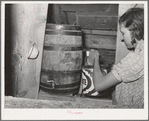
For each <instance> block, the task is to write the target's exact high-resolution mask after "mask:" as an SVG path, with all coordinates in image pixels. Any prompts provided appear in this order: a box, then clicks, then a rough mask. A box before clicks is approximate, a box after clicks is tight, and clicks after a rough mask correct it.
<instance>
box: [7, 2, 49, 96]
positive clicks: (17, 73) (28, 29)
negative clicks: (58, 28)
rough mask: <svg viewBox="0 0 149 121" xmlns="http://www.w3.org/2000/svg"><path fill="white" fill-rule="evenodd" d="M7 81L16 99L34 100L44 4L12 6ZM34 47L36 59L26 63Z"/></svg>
mask: <svg viewBox="0 0 149 121" xmlns="http://www.w3.org/2000/svg"><path fill="white" fill-rule="evenodd" d="M10 7H11V13H10V16H11V28H10V30H11V31H12V33H11V40H10V41H11V42H12V45H11V48H10V49H12V53H11V76H12V78H11V80H10V81H13V82H14V83H15V92H14V93H15V94H14V96H16V97H26V98H37V96H38V90H39V82H40V70H41V59H42V50H43V42H44V33H45V26H46V19H47V8H48V4H12V5H11V6H10ZM34 43H36V45H37V48H38V50H39V56H38V58H37V59H35V60H30V59H28V54H29V50H30V48H31V46H32V45H33V44H34Z"/></svg>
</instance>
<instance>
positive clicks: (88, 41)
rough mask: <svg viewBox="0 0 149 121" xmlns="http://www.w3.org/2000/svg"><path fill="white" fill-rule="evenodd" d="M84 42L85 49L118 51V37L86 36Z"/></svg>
mask: <svg viewBox="0 0 149 121" xmlns="http://www.w3.org/2000/svg"><path fill="white" fill-rule="evenodd" d="M83 42H84V47H85V48H97V49H111V50H116V36H111V35H110V36H109V35H97V34H96V35H93V34H84V36H83Z"/></svg>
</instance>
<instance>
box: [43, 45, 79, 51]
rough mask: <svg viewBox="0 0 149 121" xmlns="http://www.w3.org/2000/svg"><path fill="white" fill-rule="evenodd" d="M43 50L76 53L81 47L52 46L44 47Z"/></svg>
mask: <svg viewBox="0 0 149 121" xmlns="http://www.w3.org/2000/svg"><path fill="white" fill-rule="evenodd" d="M44 50H55V51H78V50H82V47H68V46H66V45H52V46H45V45H44Z"/></svg>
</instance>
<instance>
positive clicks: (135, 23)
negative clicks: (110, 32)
mask: <svg viewBox="0 0 149 121" xmlns="http://www.w3.org/2000/svg"><path fill="white" fill-rule="evenodd" d="M119 23H120V24H123V25H124V26H125V27H126V28H128V29H129V30H130V32H131V39H132V42H131V43H132V44H134V43H136V41H135V39H137V40H141V39H143V40H144V9H143V8H130V9H128V10H127V11H126V13H124V14H123V15H122V16H121V17H120V19H119Z"/></svg>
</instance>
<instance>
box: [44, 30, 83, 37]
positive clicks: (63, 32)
mask: <svg viewBox="0 0 149 121" xmlns="http://www.w3.org/2000/svg"><path fill="white" fill-rule="evenodd" d="M45 34H50V35H52V34H54V35H70V36H82V33H81V31H79V32H76V31H75V32H71V31H62V30H61V31H59V30H57V31H55V30H53V31H49V30H47V29H46V31H45Z"/></svg>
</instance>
